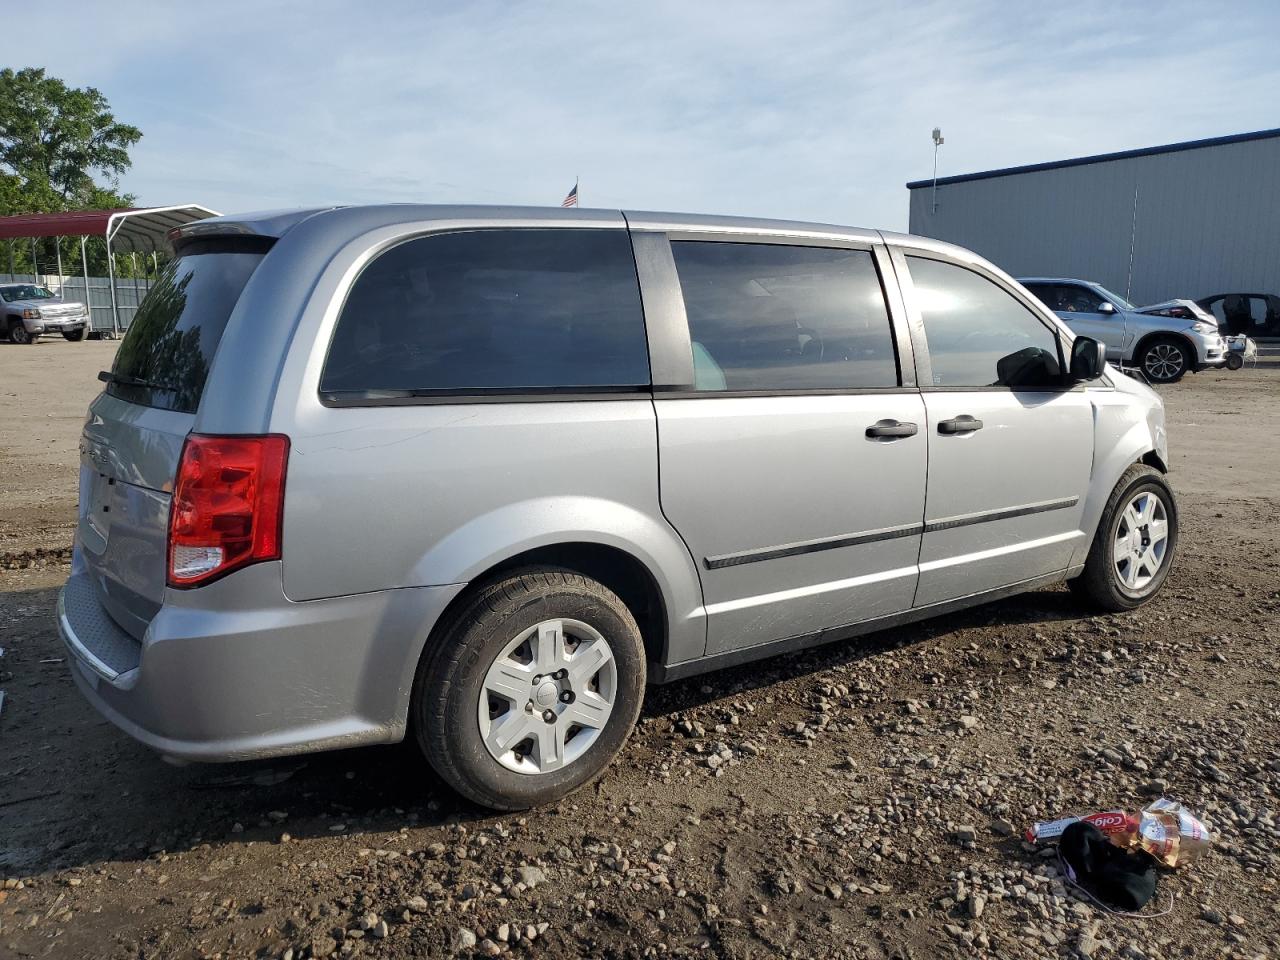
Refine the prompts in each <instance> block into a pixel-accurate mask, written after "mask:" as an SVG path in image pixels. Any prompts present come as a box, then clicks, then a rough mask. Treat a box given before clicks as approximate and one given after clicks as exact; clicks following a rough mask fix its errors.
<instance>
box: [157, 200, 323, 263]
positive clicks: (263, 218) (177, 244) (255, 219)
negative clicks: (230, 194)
mask: <svg viewBox="0 0 1280 960" xmlns="http://www.w3.org/2000/svg"><path fill="white" fill-rule="evenodd" d="M334 209H337V208H336V207H325V208H323V209H311V210H273V211H269V212H265V213H249V214H240V215H238V216H232V217H209V218H208V219H205V220H195V221H192V222H191V223H184V224H182V225H181V226H177V227H174V228H173V229H172V230H170V231H169V233H168V240H169V242H170V243H171V244H173V248H174V251H175V252H177V253H181V252H182V248H183V247H184V246H186V245H187V244H189V243H190V242H191V241H193V240H206V239H210V238H214V237H217V238H219V239H228V240H229V239H235V238H242V239H249V240H256V241H258V242H259V244H261V242H262V241H264V240H265V241H269V242H268V244H267V247H269V246H270V244H271V243H274V242H275V241H276V240H279V239H280V238H281V237H282V236H284V235H285V233H287V232H288V231H289V230H290V229H291V228H293V227H295V226H297V225H298V224H299V223H301V222H302V221H303V220H307V219H309V218H310V217H313V216H315V215H316V214H319V213H327V212H328V211H329V210H334ZM259 249H262V250H264V251H265V249H266V248H265V247H261V246H260V247H259Z"/></svg>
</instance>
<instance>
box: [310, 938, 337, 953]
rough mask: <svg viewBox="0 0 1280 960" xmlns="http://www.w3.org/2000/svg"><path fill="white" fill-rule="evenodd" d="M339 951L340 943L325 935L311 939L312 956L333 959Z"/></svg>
mask: <svg viewBox="0 0 1280 960" xmlns="http://www.w3.org/2000/svg"><path fill="white" fill-rule="evenodd" d="M337 949H338V941H337V940H335V939H333V937H326V936H324V935H321V936H318V937H312V938H311V956H313V957H331V956H333V954H334V952H335V951H336V950H337Z"/></svg>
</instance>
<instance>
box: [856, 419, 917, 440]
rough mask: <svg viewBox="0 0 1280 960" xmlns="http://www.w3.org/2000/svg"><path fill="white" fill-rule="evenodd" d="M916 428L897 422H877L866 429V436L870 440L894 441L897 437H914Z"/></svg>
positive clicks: (913, 425)
mask: <svg viewBox="0 0 1280 960" xmlns="http://www.w3.org/2000/svg"><path fill="white" fill-rule="evenodd" d="M916 432H917V428H916V425H915V424H914V423H899V422H898V421H897V420H877V421H876V422H875V423H873V424H872V425H871V426H869V427H867V436H868V437H869V438H870V439H872V440H896V439H898V438H899V437H914V436H915V435H916Z"/></svg>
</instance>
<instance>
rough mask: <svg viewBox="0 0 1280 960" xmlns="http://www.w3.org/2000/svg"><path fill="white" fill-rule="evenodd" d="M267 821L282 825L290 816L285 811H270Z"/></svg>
mask: <svg viewBox="0 0 1280 960" xmlns="http://www.w3.org/2000/svg"><path fill="white" fill-rule="evenodd" d="M267 819H268V820H273V821H275V822H276V823H280V822H281V821H282V820H288V819H289V814H288V812H287V811H285V810H268V811H267Z"/></svg>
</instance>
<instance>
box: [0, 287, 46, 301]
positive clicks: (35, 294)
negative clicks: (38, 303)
mask: <svg viewBox="0 0 1280 960" xmlns="http://www.w3.org/2000/svg"><path fill="white" fill-rule="evenodd" d="M0 297H4V299H5V302H6V303H12V302H13V301H14V300H52V299H53V294H52V293H50V292H49V291H48V290H46V289H45V288H44V287H40V286H36V284H34V283H20V284H16V285H14V286H12V287H0Z"/></svg>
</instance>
